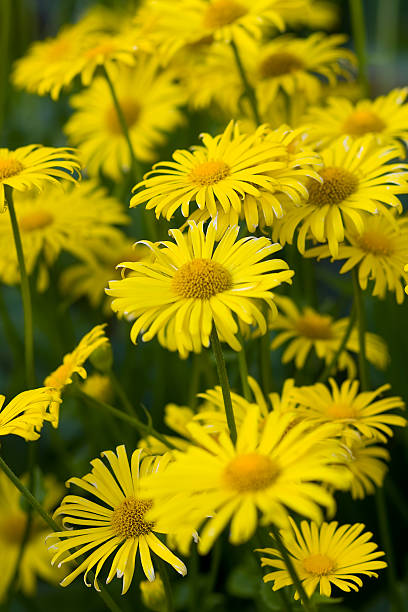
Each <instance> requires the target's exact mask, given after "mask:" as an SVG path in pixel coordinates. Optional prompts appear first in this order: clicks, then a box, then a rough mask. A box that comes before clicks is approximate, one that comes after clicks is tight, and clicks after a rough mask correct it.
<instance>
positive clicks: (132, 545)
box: [50, 445, 187, 594]
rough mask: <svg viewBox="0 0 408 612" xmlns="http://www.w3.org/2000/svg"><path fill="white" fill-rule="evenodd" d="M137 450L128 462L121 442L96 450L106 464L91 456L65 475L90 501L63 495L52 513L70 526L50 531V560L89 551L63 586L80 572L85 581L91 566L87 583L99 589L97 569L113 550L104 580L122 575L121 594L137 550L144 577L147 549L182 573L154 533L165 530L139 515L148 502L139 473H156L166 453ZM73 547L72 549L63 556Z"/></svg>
mask: <svg viewBox="0 0 408 612" xmlns="http://www.w3.org/2000/svg"><path fill="white" fill-rule="evenodd" d="M142 454H143V449H141V448H138V449H136V450H135V451H134V452H133V453H132V457H131V460H130V464H129V459H128V457H127V454H126V449H125V446H124V445H122V446H118V447H117V448H116V454H115V453H114V452H113V451H104V452H103V453H102V456H103V457H106V459H107V460H108V462H109V465H110V469H109V468H108V467H107V466H106V464H105V463H104V462H103V461H101V460H100V459H94V460H93V461H91V465H92V470H91V472H90V473H89V474H86V475H85V476H84V477H83V478H70V479H69V480H68V482H67V484H68V485H69V484H74V485H77V486H79V487H81V489H83V490H84V491H86V492H87V493H88V494H89V493H90V494H91V495H92V496H93V497H94V498H96V501H94V500H90V499H87V498H86V497H80V496H78V495H67V496H66V497H64V499H63V500H62V503H61V506H60V507H59V508H57V510H56V511H55V515H54V516H61V515H64V518H63V520H62V522H63V525H64V526H69V527H70V530H69V531H60V532H55V533H53V534H52V535H51V536H50V539H51V538H52V539H54V538H55V539H57V538H58V539H57V540H56V542H55V544H53V545H52V547H51V548H53V549H55V551H56V552H55V554H54V556H53V558H52V561H51V563H52V564H54V563H55V562H57V561H58V566H60V565H62V564H63V563H67V562H69V561H71V560H72V559H76V558H77V557H78V556H80V555H82V554H85V553H88V552H89V551H91V550H92V549H94V550H93V551H92V552H91V553H90V554H89V556H87V557H86V558H85V559H84V561H82V562H80V564H79V565H78V566H77V567H76V568H75V570H74V571H73V572H71V573H70V574H69V575H68V576H66V578H64V580H63V581H62V582H61V586H68V585H69V584H71V582H72V581H73V580H74V579H75V578H76V577H77V576H78V575H79V574H81V573H82V572H84V573H85V574H84V581H85V584H87V575H88V572H89V571H90V570H91V569H92V568H94V567H95V566H96V567H95V576H94V580H93V585H94V587H95V589H96V590H99V586H98V575H99V572H100V570H101V568H102V566H103V564H104V563H105V561H106V560H107V558H108V557H109V556H110V555H111V554H113V553H114V552H115V556H114V558H113V560H112V565H111V568H110V571H109V574H108V577H107V580H106V581H107V582H110V581H111V580H112V578H113V577H114V576H115V575H116V576H117V577H118V578H123V588H122V594H125V593H126V592H127V591H128V589H129V587H130V584H131V582H132V578H133V573H134V569H135V562H136V555H137V551H138V549H139V554H140V561H141V564H142V568H143V572H144V573H145V575H146V578H147V579H148V580H149V581H153V580H154V578H155V574H154V568H153V563H152V559H151V555H150V551H153V552H154V553H155V554H156V555H158V556H159V557H160V558H161V559H163V560H164V561H166V562H167V563H169V564H170V565H172V566H173V567H174V569H175V570H176V571H177V572H179V574H181V575H182V576H185V575H186V573H187V569H186V566H185V565H184V563H183V562H182V561H181V560H180V559H178V558H177V557H176V556H175V555H174V554H173V553H172V552H171V551H170V550H169V549H168V548H167V547H166V546H165V545H164V544H163V543H162V542H161V541H160V540H159V538H158V537H157V536H156V535H155V534H156V533H167V531H166V529H163V528H162V526H161V524H160V521H159V522H154V523H153V522H151V521H147V520H145V514H146V512H147V511H148V510H150V508H152V506H153V504H154V502H153V501H152V500H151V499H150V498H149V495H147V493H146V491H145V490H144V488H143V485H142V483H141V482H140V481H139V478H140V477H144V476H146V475H147V474H149V473H151V472H154V473H160V472H161V470H163V469H164V467H165V465H166V463H167V462H168V460H169V457H168V456H166V455H165V456H162V457H152V456H147V457H145V458H144V459H142ZM101 502H102V503H101ZM77 526H79V528H77ZM61 540H62V541H61ZM76 547H78V548H77V550H75V552H72V553H70V554H68V555H67V552H68V551H70V550H71V549H75V548H76ZM88 586H90V585H88Z"/></svg>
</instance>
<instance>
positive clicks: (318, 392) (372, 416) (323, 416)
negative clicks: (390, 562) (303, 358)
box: [292, 378, 407, 442]
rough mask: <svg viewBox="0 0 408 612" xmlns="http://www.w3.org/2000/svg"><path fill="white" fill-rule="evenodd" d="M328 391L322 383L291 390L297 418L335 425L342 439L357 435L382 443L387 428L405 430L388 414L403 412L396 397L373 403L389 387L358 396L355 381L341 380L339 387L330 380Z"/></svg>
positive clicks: (400, 421) (402, 423)
mask: <svg viewBox="0 0 408 612" xmlns="http://www.w3.org/2000/svg"><path fill="white" fill-rule="evenodd" d="M329 382H330V386H331V390H330V389H328V387H327V386H326V385H324V384H323V383H316V384H315V385H310V386H308V387H295V388H294V389H293V392H292V398H293V400H294V401H295V402H296V403H297V404H298V407H297V409H296V411H297V413H298V414H299V416H301V417H302V418H305V419H307V420H308V421H311V420H312V421H313V422H314V423H315V424H316V425H321V424H324V423H337V424H338V425H339V426H341V429H342V433H343V434H344V435H348V434H352V433H353V432H356V431H357V432H358V433H359V434H361V435H362V436H363V437H365V438H376V439H378V440H381V441H382V442H386V441H387V436H392V435H393V431H392V429H391V427H390V425H394V426H398V427H405V425H406V423H407V421H406V419H404V418H403V417H402V416H399V415H398V414H394V413H392V414H389V411H390V410H393V409H394V408H404V406H405V404H404V402H403V401H402V399H401V398H400V397H385V398H382V399H377V398H378V396H380V395H381V394H382V393H383V392H384V391H387V390H388V389H390V385H382V386H381V387H379V388H378V389H376V390H375V391H363V392H362V393H359V392H358V388H359V384H360V383H359V381H358V380H345V381H344V382H343V383H342V385H341V387H339V386H338V385H337V383H336V381H335V380H334V379H333V378H330V380H329Z"/></svg>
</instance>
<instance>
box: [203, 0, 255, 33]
mask: <svg viewBox="0 0 408 612" xmlns="http://www.w3.org/2000/svg"><path fill="white" fill-rule="evenodd" d="M247 12H248V11H247V9H246V8H245V6H243V5H242V4H241V3H240V2H235V0H213V2H211V4H210V5H209V7H208V8H207V10H206V12H205V15H204V27H205V28H211V29H216V28H222V27H224V26H227V25H229V24H230V23H234V21H237V19H240V18H241V17H243V16H244V15H246V13H247Z"/></svg>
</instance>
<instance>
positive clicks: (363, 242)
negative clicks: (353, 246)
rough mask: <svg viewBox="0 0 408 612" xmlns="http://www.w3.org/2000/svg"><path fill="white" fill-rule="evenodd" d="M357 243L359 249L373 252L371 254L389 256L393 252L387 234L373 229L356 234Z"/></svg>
mask: <svg viewBox="0 0 408 612" xmlns="http://www.w3.org/2000/svg"><path fill="white" fill-rule="evenodd" d="M357 243H358V246H359V247H360V249H362V250H363V251H367V253H373V255H385V256H386V257H389V256H390V255H392V254H393V252H394V248H393V244H392V242H391V240H390V239H389V238H388V236H384V234H380V233H379V232H376V231H373V230H368V231H366V232H364V233H363V234H361V236H358V237H357Z"/></svg>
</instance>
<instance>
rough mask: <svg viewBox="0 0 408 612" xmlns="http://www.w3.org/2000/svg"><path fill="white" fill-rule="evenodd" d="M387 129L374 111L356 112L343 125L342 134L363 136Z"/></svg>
mask: <svg viewBox="0 0 408 612" xmlns="http://www.w3.org/2000/svg"><path fill="white" fill-rule="evenodd" d="M386 127H387V126H386V124H385V123H384V121H383V120H382V119H381V117H379V116H378V115H376V114H375V113H373V112H372V111H370V110H366V111H355V112H354V113H352V114H351V115H350V116H349V117H347V119H346V121H345V122H344V123H343V127H342V132H344V133H345V134H351V135H352V136H363V135H364V134H367V133H369V132H382V131H383V130H384V129H385V128H386Z"/></svg>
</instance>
